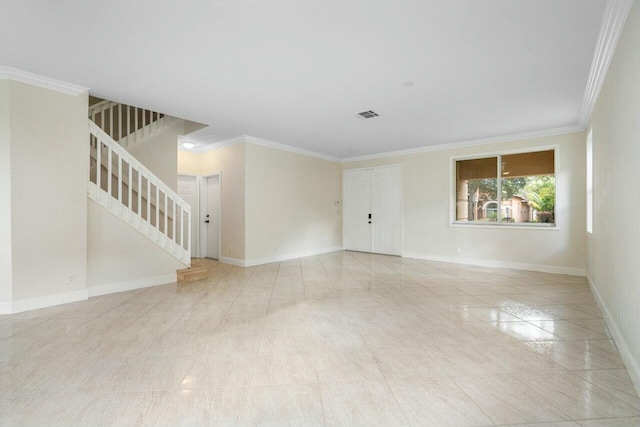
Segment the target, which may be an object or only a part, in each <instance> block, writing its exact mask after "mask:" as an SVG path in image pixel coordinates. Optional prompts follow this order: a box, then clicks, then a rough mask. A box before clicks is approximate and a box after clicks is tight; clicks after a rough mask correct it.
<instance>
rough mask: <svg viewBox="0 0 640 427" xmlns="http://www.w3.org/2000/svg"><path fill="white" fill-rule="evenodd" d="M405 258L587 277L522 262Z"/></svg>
mask: <svg viewBox="0 0 640 427" xmlns="http://www.w3.org/2000/svg"><path fill="white" fill-rule="evenodd" d="M402 256H403V257H404V258H415V259H423V260H427V261H441V262H451V263H455V264H465V265H475V266H478V267H490V268H508V269H512V270H525V271H540V272H542V273H554V274H566V275H570V276H581V277H583V276H585V275H586V270H585V269H584V268H573V267H558V266H555V265H540V264H526V263H521V262H507V261H497V260H490V259H477V258H462V257H450V256H443V255H430V254H421V253H417V252H404V253H403V254H402Z"/></svg>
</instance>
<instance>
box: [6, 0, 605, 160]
mask: <svg viewBox="0 0 640 427" xmlns="http://www.w3.org/2000/svg"><path fill="white" fill-rule="evenodd" d="M604 8H605V1H604V0H518V1H514V0H483V1H478V0H440V1H428V0H416V1H414V0H400V1H386V0H374V1H372V0H367V1H365V0H349V1H344V0H342V1H336V0H324V1H314V2H311V1H300V0H279V1H258V0H253V1H241V0H227V1H211V0H197V1H183V2H171V1H157V0H154V1H130V0H112V1H108V2H99V3H96V2H89V1H85V0H67V1H34V0H3V1H2V2H0V39H2V40H3V42H2V43H1V44H0V65H5V66H10V67H14V68H18V69H22V70H25V71H29V72H32V73H37V74H41V75H44V76H48V77H52V78H56V79H60V80H63V81H67V82H70V83H74V84H77V85H81V86H86V87H89V88H91V93H92V94H93V95H95V96H98V97H102V98H108V99H112V100H116V101H120V102H124V103H128V104H132V105H137V106H141V107H146V108H150V109H154V110H157V111H161V112H165V113H167V114H171V115H174V116H177V117H181V118H186V119H189V120H193V121H196V122H201V123H206V124H208V125H210V126H209V127H208V128H206V129H205V130H201V131H199V132H198V134H197V138H198V139H199V140H200V141H201V142H214V141H220V140H225V139H228V138H232V137H235V136H237V135H252V136H254V137H259V138H263V139H267V140H271V141H276V142H279V143H283V144H288V145H291V146H295V147H299V148H301V149H306V150H311V151H315V152H319V153H324V154H327V155H331V156H335V157H340V158H344V157H351V156H358V155H366V154H372V153H379V152H386V151H392V150H401V149H410V148H415V147H423V146H429V145H436V144H443V143H451V142H457V141H465V140H471V139H478V138H488V137H494V136H501V135H509V134H516V133H523V132H532V131H538V130H545V129H551V128H561V127H567V126H572V125H575V124H576V123H577V121H578V115H579V113H580V107H581V104H582V100H583V94H584V91H585V86H586V83H587V77H588V74H589V69H590V65H591V61H592V58H593V53H594V47H595V44H596V40H597V37H598V32H599V28H600V22H601V19H602V15H603V11H604ZM367 110H373V111H375V112H376V113H378V114H379V117H374V118H372V119H367V120H363V119H361V118H358V117H356V114H357V113H359V112H362V111H367Z"/></svg>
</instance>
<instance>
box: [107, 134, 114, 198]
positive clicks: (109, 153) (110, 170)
mask: <svg viewBox="0 0 640 427" xmlns="http://www.w3.org/2000/svg"><path fill="white" fill-rule="evenodd" d="M107 161H108V163H107V180H108V181H107V194H108V195H109V196H108V197H107V206H109V205H110V204H111V197H112V194H113V193H112V192H111V189H112V186H113V164H112V163H113V152H112V151H111V147H109V146H108V145H107Z"/></svg>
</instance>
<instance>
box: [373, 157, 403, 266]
mask: <svg viewBox="0 0 640 427" xmlns="http://www.w3.org/2000/svg"><path fill="white" fill-rule="evenodd" d="M371 225H372V229H371V232H372V252H374V253H378V254H387V255H401V253H402V239H401V233H402V168H400V167H383V168H375V169H373V171H372V219H371Z"/></svg>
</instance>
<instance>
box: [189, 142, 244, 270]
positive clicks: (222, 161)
mask: <svg viewBox="0 0 640 427" xmlns="http://www.w3.org/2000/svg"><path fill="white" fill-rule="evenodd" d="M215 173H220V176H221V184H222V185H221V190H222V195H221V205H222V206H221V208H222V233H221V234H222V236H221V245H222V248H221V249H222V251H221V257H225V258H232V259H234V260H242V261H244V259H245V144H244V143H242V144H235V145H230V146H228V147H223V148H221V149H219V150H215V151H210V152H207V153H200V154H194V153H189V152H186V151H178V174H188V175H202V176H206V175H211V174H215Z"/></svg>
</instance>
